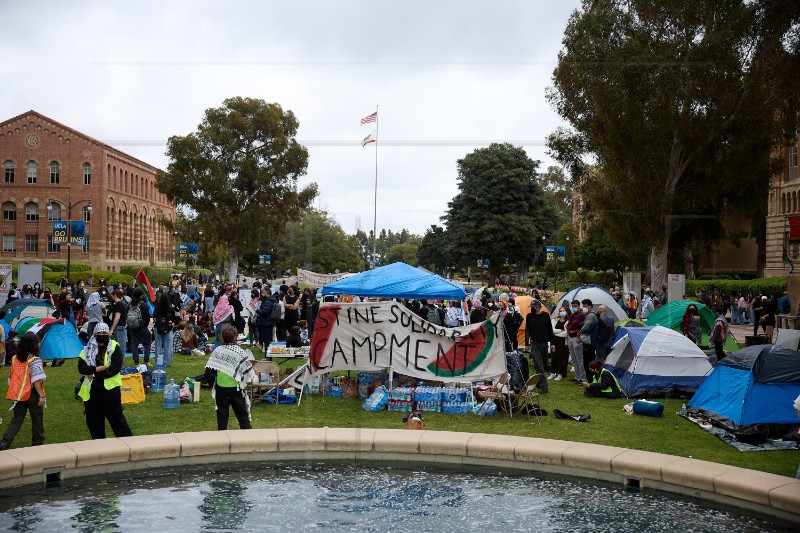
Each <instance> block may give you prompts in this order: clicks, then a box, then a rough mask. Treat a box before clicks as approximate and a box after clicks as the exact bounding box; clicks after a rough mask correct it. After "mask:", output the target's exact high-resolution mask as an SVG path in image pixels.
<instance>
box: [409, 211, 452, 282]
mask: <svg viewBox="0 0 800 533" xmlns="http://www.w3.org/2000/svg"><path fill="white" fill-rule="evenodd" d="M448 250H449V248H448V243H447V232H446V231H445V229H444V228H443V227H441V226H437V225H436V224H433V225H431V227H430V228H428V230H427V231H426V232H425V235H424V236H423V237H422V240H421V241H420V244H419V248H417V260H418V263H417V264H418V265H421V266H424V267H426V268H428V269H430V270H432V271H433V272H436V273H437V274H442V275H444V272H445V269H446V268H447V267H449V266H450V265H452V264H453V260H452V258H451V257H450V256H449V253H448Z"/></svg>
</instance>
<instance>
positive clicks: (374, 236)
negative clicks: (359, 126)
mask: <svg viewBox="0 0 800 533" xmlns="http://www.w3.org/2000/svg"><path fill="white" fill-rule="evenodd" d="M379 124H380V116H379V115H378V106H377V105H376V106H375V198H374V206H373V209H374V210H373V213H372V261H370V264H371V265H372V267H371V268H375V261H376V250H377V243H378V128H379Z"/></svg>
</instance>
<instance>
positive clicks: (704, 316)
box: [645, 300, 739, 352]
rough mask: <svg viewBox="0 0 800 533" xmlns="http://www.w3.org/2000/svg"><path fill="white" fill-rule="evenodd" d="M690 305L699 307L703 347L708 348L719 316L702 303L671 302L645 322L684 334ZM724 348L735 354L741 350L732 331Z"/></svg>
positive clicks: (657, 310) (687, 301) (729, 332)
mask: <svg viewBox="0 0 800 533" xmlns="http://www.w3.org/2000/svg"><path fill="white" fill-rule="evenodd" d="M690 305H694V306H696V307H697V314H698V315H700V329H701V330H702V332H703V338H702V340H701V344H702V345H703V346H708V342H709V341H708V338H709V335H710V334H711V330H713V329H714V321H715V320H716V319H717V315H715V314H714V311H712V310H711V309H710V308H708V307H706V306H705V305H703V304H702V303H700V302H695V301H692V300H676V301H674V302H669V303H667V304H664V305H662V306H661V307H659V308H658V309H656V310H655V311H653V312H652V313H650V315H648V317H647V319H646V320H645V322H647V325H648V326H664V327H665V328H669V329H672V330H675V331H677V332H678V333H683V314H684V313H685V312H686V308H687V307H689V306H690ZM723 348H724V349H725V351H726V352H735V351H736V350H738V349H739V343H738V342H736V339H735V338H734V336H733V333H731V331H730V329H728V337H727V339H725V342H724V343H723Z"/></svg>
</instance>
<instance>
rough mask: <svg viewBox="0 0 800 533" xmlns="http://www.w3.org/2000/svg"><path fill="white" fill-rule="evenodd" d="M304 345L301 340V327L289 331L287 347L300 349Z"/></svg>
mask: <svg viewBox="0 0 800 533" xmlns="http://www.w3.org/2000/svg"><path fill="white" fill-rule="evenodd" d="M302 345H303V341H302V339H301V338H300V327H299V326H292V328H291V329H290V330H289V335H288V336H287V337H286V347H287V348H300V347H301V346H302Z"/></svg>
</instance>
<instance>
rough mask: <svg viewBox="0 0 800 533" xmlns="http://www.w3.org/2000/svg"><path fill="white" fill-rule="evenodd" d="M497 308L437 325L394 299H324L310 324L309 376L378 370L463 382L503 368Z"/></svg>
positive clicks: (504, 369) (502, 371)
mask: <svg viewBox="0 0 800 533" xmlns="http://www.w3.org/2000/svg"><path fill="white" fill-rule="evenodd" d="M503 335H504V332H503V321H502V319H501V316H500V313H495V314H494V315H493V316H492V317H491V318H488V319H487V320H485V321H484V322H480V323H478V324H470V325H468V326H461V327H457V328H445V327H442V326H436V325H434V324H431V323H430V322H428V321H426V320H425V319H423V318H420V317H419V316H418V315H416V314H414V313H413V312H411V311H409V310H408V309H407V308H406V307H405V306H404V305H402V304H400V303H398V302H361V303H354V304H340V303H333V302H331V303H324V304H322V305H321V306H320V309H319V314H318V315H317V321H316V323H315V326H314V337H313V341H312V343H311V350H310V355H309V366H310V368H311V373H312V375H319V374H323V373H327V372H333V371H340V370H365V371H370V370H382V369H385V368H391V369H393V370H394V371H396V372H400V373H401V374H404V375H407V376H414V377H417V378H420V379H428V380H436V381H447V382H461V381H476V380H483V379H490V378H493V377H497V376H499V375H500V374H502V373H504V372H506V358H505V347H504V343H503Z"/></svg>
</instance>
